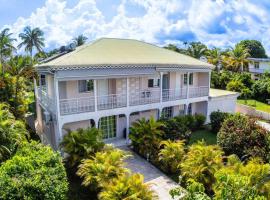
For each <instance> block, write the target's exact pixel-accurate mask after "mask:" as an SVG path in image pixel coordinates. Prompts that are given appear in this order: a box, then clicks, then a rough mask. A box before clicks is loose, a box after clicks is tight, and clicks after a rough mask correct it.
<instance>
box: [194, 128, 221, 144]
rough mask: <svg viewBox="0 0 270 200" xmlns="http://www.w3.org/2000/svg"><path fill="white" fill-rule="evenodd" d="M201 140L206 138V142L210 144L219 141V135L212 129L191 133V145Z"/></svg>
mask: <svg viewBox="0 0 270 200" xmlns="http://www.w3.org/2000/svg"><path fill="white" fill-rule="evenodd" d="M201 140H204V141H205V142H206V144H208V145H211V144H216V143H217V136H216V134H214V133H212V132H211V131H209V130H207V129H203V130H198V131H194V132H193V133H192V134H191V137H190V141H189V145H191V144H193V143H195V142H197V141H201Z"/></svg>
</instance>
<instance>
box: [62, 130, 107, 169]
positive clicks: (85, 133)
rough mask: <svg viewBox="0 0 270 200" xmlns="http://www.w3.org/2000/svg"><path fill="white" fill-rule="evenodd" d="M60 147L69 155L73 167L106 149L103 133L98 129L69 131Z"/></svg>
mask: <svg viewBox="0 0 270 200" xmlns="http://www.w3.org/2000/svg"><path fill="white" fill-rule="evenodd" d="M60 146H61V148H62V149H63V151H64V152H65V153H67V154H68V156H67V161H68V163H69V165H70V166H72V167H73V166H75V165H78V164H79V163H80V161H81V160H82V159H84V158H87V157H88V156H91V155H94V154H95V153H96V152H98V151H100V150H101V149H102V148H103V147H104V142H103V140H102V132H101V130H99V129H97V128H87V129H78V130H76V131H68V133H67V134H66V135H65V136H64V138H63V141H62V142H61V144H60Z"/></svg>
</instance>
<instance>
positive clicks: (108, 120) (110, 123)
mask: <svg viewBox="0 0 270 200" xmlns="http://www.w3.org/2000/svg"><path fill="white" fill-rule="evenodd" d="M99 128H100V129H101V130H102V131H103V139H109V138H114V137H116V116H115V115H114V116H109V117H102V118H101V119H100V120H99Z"/></svg>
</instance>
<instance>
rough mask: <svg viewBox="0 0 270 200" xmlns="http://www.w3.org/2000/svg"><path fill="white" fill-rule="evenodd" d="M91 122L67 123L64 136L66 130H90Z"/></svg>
mask: <svg viewBox="0 0 270 200" xmlns="http://www.w3.org/2000/svg"><path fill="white" fill-rule="evenodd" d="M90 126H91V125H90V120H84V121H78V122H71V123H67V124H64V126H63V136H64V135H65V134H66V133H67V132H66V131H65V130H71V131H74V130H77V129H78V128H83V129H85V128H88V127H90Z"/></svg>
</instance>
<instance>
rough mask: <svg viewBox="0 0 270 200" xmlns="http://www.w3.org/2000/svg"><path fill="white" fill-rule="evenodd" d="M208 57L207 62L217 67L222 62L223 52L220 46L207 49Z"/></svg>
mask: <svg viewBox="0 0 270 200" xmlns="http://www.w3.org/2000/svg"><path fill="white" fill-rule="evenodd" d="M206 58H207V62H208V63H210V64H212V65H215V66H216V69H217V68H218V67H219V65H220V64H221V60H222V52H221V50H220V49H219V48H216V47H215V48H213V49H210V50H208V51H206Z"/></svg>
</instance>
